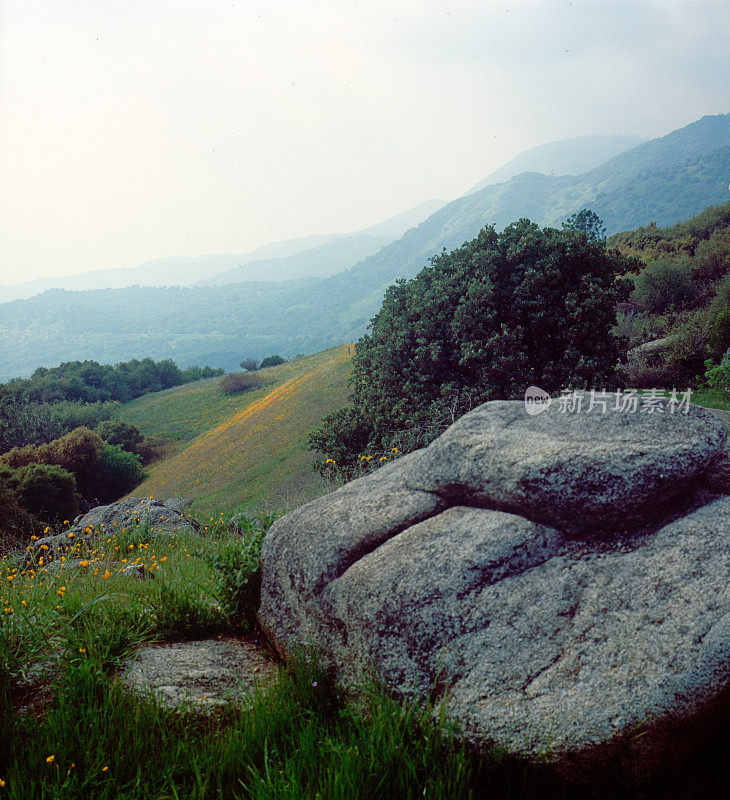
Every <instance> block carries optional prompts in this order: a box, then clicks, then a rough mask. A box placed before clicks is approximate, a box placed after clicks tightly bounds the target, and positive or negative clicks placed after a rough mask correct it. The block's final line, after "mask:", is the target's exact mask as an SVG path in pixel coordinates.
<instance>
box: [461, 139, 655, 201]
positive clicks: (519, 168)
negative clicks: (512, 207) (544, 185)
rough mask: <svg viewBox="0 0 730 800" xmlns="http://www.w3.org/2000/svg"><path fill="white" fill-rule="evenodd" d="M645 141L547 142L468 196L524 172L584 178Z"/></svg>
mask: <svg viewBox="0 0 730 800" xmlns="http://www.w3.org/2000/svg"><path fill="white" fill-rule="evenodd" d="M643 141H644V139H642V138H641V137H639V136H575V137H572V138H570V139H562V140H560V141H557V142H547V143H546V144H541V145H538V146H537V147H533V148H531V149H530V150H525V152H524V153H520V154H519V155H518V156H516V157H515V158H513V159H512V160H511V161H508V162H507V163H506V164H505V165H504V166H501V167H500V168H499V169H496V170H495V171H494V172H492V173H491V174H490V175H487V177H486V178H485V179H484V180H483V181H479V183H478V184H477V185H476V186H473V187H472V188H471V189H469V191H468V192H467V194H473V193H474V192H479V191H481V190H482V189H485V188H486V187H487V186H492V185H493V184H495V183H504V182H505V181H508V180H510V178H514V177H515V176H516V175H520V174H521V173H523V172H540V173H542V174H543V175H580V174H582V173H584V172H588V170H590V169H593V168H594V167H597V166H599V164H603V163H604V162H605V161H608V160H609V159H610V158H613V157H614V156H616V155H618V154H619V153H623V152H624V151H625V150H628V149H629V148H631V147H636V145H637V144H641V143H642V142H643Z"/></svg>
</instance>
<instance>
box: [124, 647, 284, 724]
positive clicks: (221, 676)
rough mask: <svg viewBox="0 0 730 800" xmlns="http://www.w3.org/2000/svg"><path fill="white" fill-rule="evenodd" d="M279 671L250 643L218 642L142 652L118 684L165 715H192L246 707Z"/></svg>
mask: <svg viewBox="0 0 730 800" xmlns="http://www.w3.org/2000/svg"><path fill="white" fill-rule="evenodd" d="M277 675H278V666H277V663H276V661H274V659H273V657H272V655H271V652H270V651H269V650H268V649H267V648H266V647H264V646H263V645H262V644H260V643H259V642H257V641H256V640H254V639H253V638H246V639H233V638H222V637H221V638H217V639H204V640H200V641H193V642H173V643H165V644H159V645H149V646H147V647H142V648H141V649H140V650H139V652H138V653H137V656H136V658H135V659H133V660H131V661H130V662H128V663H127V665H126V666H125V670H124V673H123V677H122V680H123V682H124V683H125V684H126V685H127V686H128V687H130V688H131V689H133V690H135V691H138V692H143V693H144V692H152V693H153V695H154V696H155V697H156V698H157V700H158V701H159V702H160V704H161V705H162V706H163V707H164V708H168V709H173V710H175V709H181V708H183V707H185V706H188V705H190V704H192V706H193V707H194V708H195V709H196V710H205V709H206V708H215V707H217V706H222V705H226V704H227V703H231V702H234V703H235V702H239V703H240V702H245V701H246V697H247V694H248V693H249V692H250V691H251V690H252V689H254V688H256V687H258V686H261V685H265V684H268V683H271V682H272V681H274V680H275V679H276V677H277Z"/></svg>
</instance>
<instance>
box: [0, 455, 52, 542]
mask: <svg viewBox="0 0 730 800" xmlns="http://www.w3.org/2000/svg"><path fill="white" fill-rule="evenodd" d="M12 478H13V471H12V470H11V469H10V468H9V467H4V466H0V553H3V552H4V551H5V550H7V549H8V548H9V547H12V546H17V545H18V544H19V543H20V542H27V541H28V539H29V537H30V536H31V535H32V534H34V533H39V532H40V529H41V527H42V524H41V522H40V521H39V520H38V519H36V518H35V517H33V516H32V515H31V514H29V513H28V511H27V510H26V509H25V508H23V506H22V505H21V504H20V502H19V501H18V497H17V495H16V493H15V490H14V489H13V486H12V485H11V479H12ZM13 483H14V482H13Z"/></svg>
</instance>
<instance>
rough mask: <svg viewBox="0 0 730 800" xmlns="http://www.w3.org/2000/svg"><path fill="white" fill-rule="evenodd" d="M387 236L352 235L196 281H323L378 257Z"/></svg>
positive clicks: (221, 283)
mask: <svg viewBox="0 0 730 800" xmlns="http://www.w3.org/2000/svg"><path fill="white" fill-rule="evenodd" d="M391 241H392V239H391V237H389V236H368V235H366V234H359V235H358V234H355V235H352V236H342V237H338V238H337V239H333V240H332V241H330V242H326V243H325V244H321V245H319V247H313V248H312V249H311V250H305V251H304V252H303V253H295V254H294V255H291V256H288V257H287V258H268V259H264V260H261V261H249V262H248V263H246V264H239V265H238V266H237V267H234V268H233V269H228V270H226V271H225V272H219V273H218V274H217V275H214V276H213V277H212V278H206V279H205V280H202V281H198V285H201V286H224V285H225V284H227V283H242V282H243V281H255V280H257V279H260V278H261V276H264V275H265V276H266V278H267V280H271V281H283V280H291V279H294V278H326V277H328V276H329V275H334V274H335V273H336V272H342V270H343V269H347V268H348V267H351V266H353V265H354V264H357V262H358V261H362V259H363V258H367V257H368V256H370V255H372V254H373V253H377V252H378V250H380V248H381V247H383V246H384V245H386V244H388V243H389V242H391Z"/></svg>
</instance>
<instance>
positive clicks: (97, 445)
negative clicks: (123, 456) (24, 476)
mask: <svg viewBox="0 0 730 800" xmlns="http://www.w3.org/2000/svg"><path fill="white" fill-rule="evenodd" d="M103 449H104V441H103V440H102V439H101V437H100V436H99V435H98V434H96V433H94V432H93V431H90V430H89V429H88V428H77V429H76V430H74V431H71V433H67V434H66V435H65V436H62V437H61V438H60V439H55V440H54V441H52V442H49V443H48V444H42V445H37V446H36V445H27V446H26V447H14V448H12V449H11V450H10V451H8V452H7V453H3V454H2V455H0V463H3V464H7V465H8V466H10V467H13V468H14V469H18V468H20V467H25V466H28V465H29V464H34V463H37V464H55V465H56V466H59V467H63V469H65V470H67V471H68V472H70V473H71V474H72V475H73V476H74V477H75V478H76V485H77V487H78V490H79V491H80V492H81V494H82V495H83V496H84V497H86V498H87V499H90V498H93V497H94V488H95V482H96V475H97V472H98V469H99V459H100V457H101V453H102V451H103Z"/></svg>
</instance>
